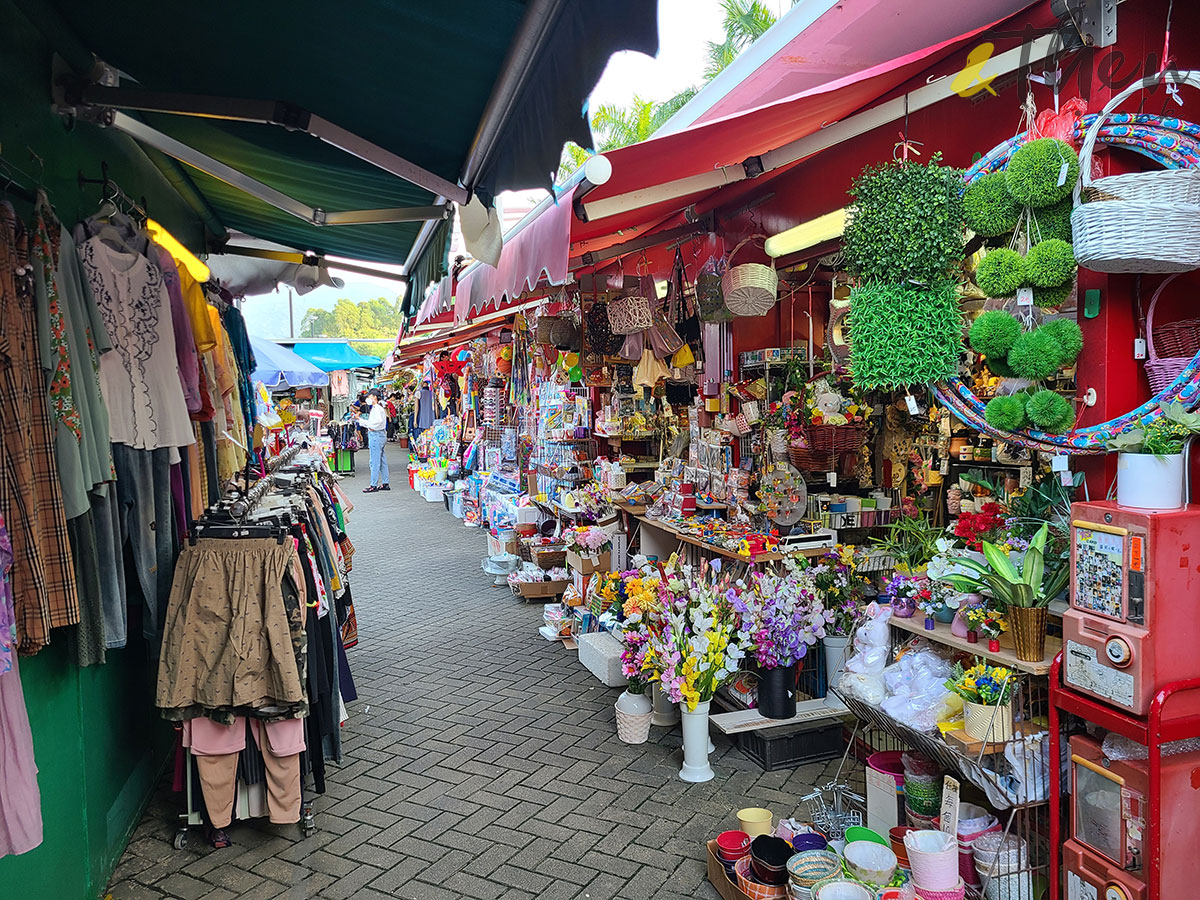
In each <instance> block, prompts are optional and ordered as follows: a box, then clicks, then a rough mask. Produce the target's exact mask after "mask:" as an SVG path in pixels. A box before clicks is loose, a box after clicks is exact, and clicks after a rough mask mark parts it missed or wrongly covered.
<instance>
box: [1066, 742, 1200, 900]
mask: <svg viewBox="0 0 1200 900" xmlns="http://www.w3.org/2000/svg"><path fill="white" fill-rule="evenodd" d="M1198 776H1200V753H1198V752H1192V753H1178V754H1174V755H1166V756H1164V757H1163V760H1162V776H1161V778H1162V781H1161V801H1160V805H1159V809H1158V810H1157V815H1158V821H1159V823H1160V826H1159V827H1160V831H1159V835H1160V844H1159V847H1158V848H1157V852H1158V858H1159V862H1160V879H1161V880H1160V884H1161V888H1160V890H1159V892H1158V893H1159V897H1160V898H1162V900H1168V898H1171V900H1174V898H1176V897H1178V898H1181V900H1182V898H1184V897H1195V896H1197V895H1198V894H1200V888H1198V887H1197V885H1198V884H1200V816H1197V815H1196V807H1197V785H1198V782H1197V781H1196V779H1197V777H1198ZM1070 784H1071V807H1070V810H1071V815H1070V819H1071V839H1070V840H1068V841H1067V842H1066V845H1065V846H1064V847H1063V868H1064V870H1065V871H1066V894H1065V896H1066V897H1067V898H1070V900H1084V898H1089V900H1152V898H1151V897H1150V895H1149V890H1148V887H1147V881H1148V878H1147V873H1146V866H1147V858H1146V854H1147V853H1148V852H1150V849H1149V848H1148V847H1147V846H1146V841H1145V838H1146V826H1147V818H1148V816H1150V815H1151V814H1152V813H1151V810H1150V809H1149V800H1150V773H1149V764H1148V761H1147V760H1145V759H1124V760H1122V759H1108V758H1107V757H1105V755H1104V753H1103V751H1102V750H1101V745H1100V743H1099V742H1098V741H1096V740H1094V739H1092V738H1090V737H1088V736H1086V735H1075V736H1074V737H1072V738H1071V782H1070Z"/></svg>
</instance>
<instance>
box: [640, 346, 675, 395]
mask: <svg viewBox="0 0 1200 900" xmlns="http://www.w3.org/2000/svg"><path fill="white" fill-rule="evenodd" d="M666 377H667V367H666V366H664V365H663V364H662V363H661V362H659V361H658V358H657V357H656V356H655V355H654V351H653V350H651V349H650V348H649V347H647V348H646V349H645V350H643V351H642V359H641V361H640V362H639V363H638V365H637V369H635V370H634V372H633V383H634V386H635V387H647V388H652V387H654V386H655V385H656V384H658V381H659V379H660V378H666Z"/></svg>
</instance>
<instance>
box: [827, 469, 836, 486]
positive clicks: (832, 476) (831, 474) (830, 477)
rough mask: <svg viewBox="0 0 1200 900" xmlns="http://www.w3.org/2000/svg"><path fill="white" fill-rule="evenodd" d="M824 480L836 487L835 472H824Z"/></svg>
mask: <svg viewBox="0 0 1200 900" xmlns="http://www.w3.org/2000/svg"><path fill="white" fill-rule="evenodd" d="M825 481H826V482H828V484H829V486H830V487H837V472H826V473H825Z"/></svg>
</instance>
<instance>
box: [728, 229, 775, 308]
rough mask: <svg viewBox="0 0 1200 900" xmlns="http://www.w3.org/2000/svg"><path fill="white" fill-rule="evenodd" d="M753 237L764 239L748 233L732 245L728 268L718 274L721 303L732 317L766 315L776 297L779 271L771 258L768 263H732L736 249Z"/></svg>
mask: <svg viewBox="0 0 1200 900" xmlns="http://www.w3.org/2000/svg"><path fill="white" fill-rule="evenodd" d="M754 240H766V237H765V235H761V234H752V235H750V237H748V238H746V239H745V240H743V241H741V242H740V243H739V244H738V245H737V246H736V247H734V248H733V252H732V253H730V254H729V263H730V266H729V270H728V271H727V272H726V273H725V274H724V275H722V276H721V291H722V292H723V293H724V294H725V306H726V308H727V309H728V310H729V311H730V312H731V313H733V314H734V315H735V316H762V315H766V314H767V313H768V312H769V311H770V310H771V307H773V306H774V305H775V301H776V300H778V299H779V296H778V290H779V274H778V273H777V272H776V271H775V261H774V260H771V265H769V266H764V265H763V264H762V263H742V264H741V265H738V266H735V265H733V264H732V263H733V257H734V256H736V255H737V252H738V251H739V250H741V249H742V247H743V246H745V245H746V244H748V243H749V242H750V241H754Z"/></svg>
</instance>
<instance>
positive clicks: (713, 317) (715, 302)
mask: <svg viewBox="0 0 1200 900" xmlns="http://www.w3.org/2000/svg"><path fill="white" fill-rule="evenodd" d="M696 303H697V304H698V305H699V306H700V318H701V319H702V320H704V321H705V322H728V321H730V320H731V319H732V318H733V313H731V312H730V311H729V310H728V309H727V308H726V306H725V294H724V292H723V291H722V290H721V276H720V275H718V274H717V273H716V272H715V271H705V272H701V273H700V274H699V275H697V276H696Z"/></svg>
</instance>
